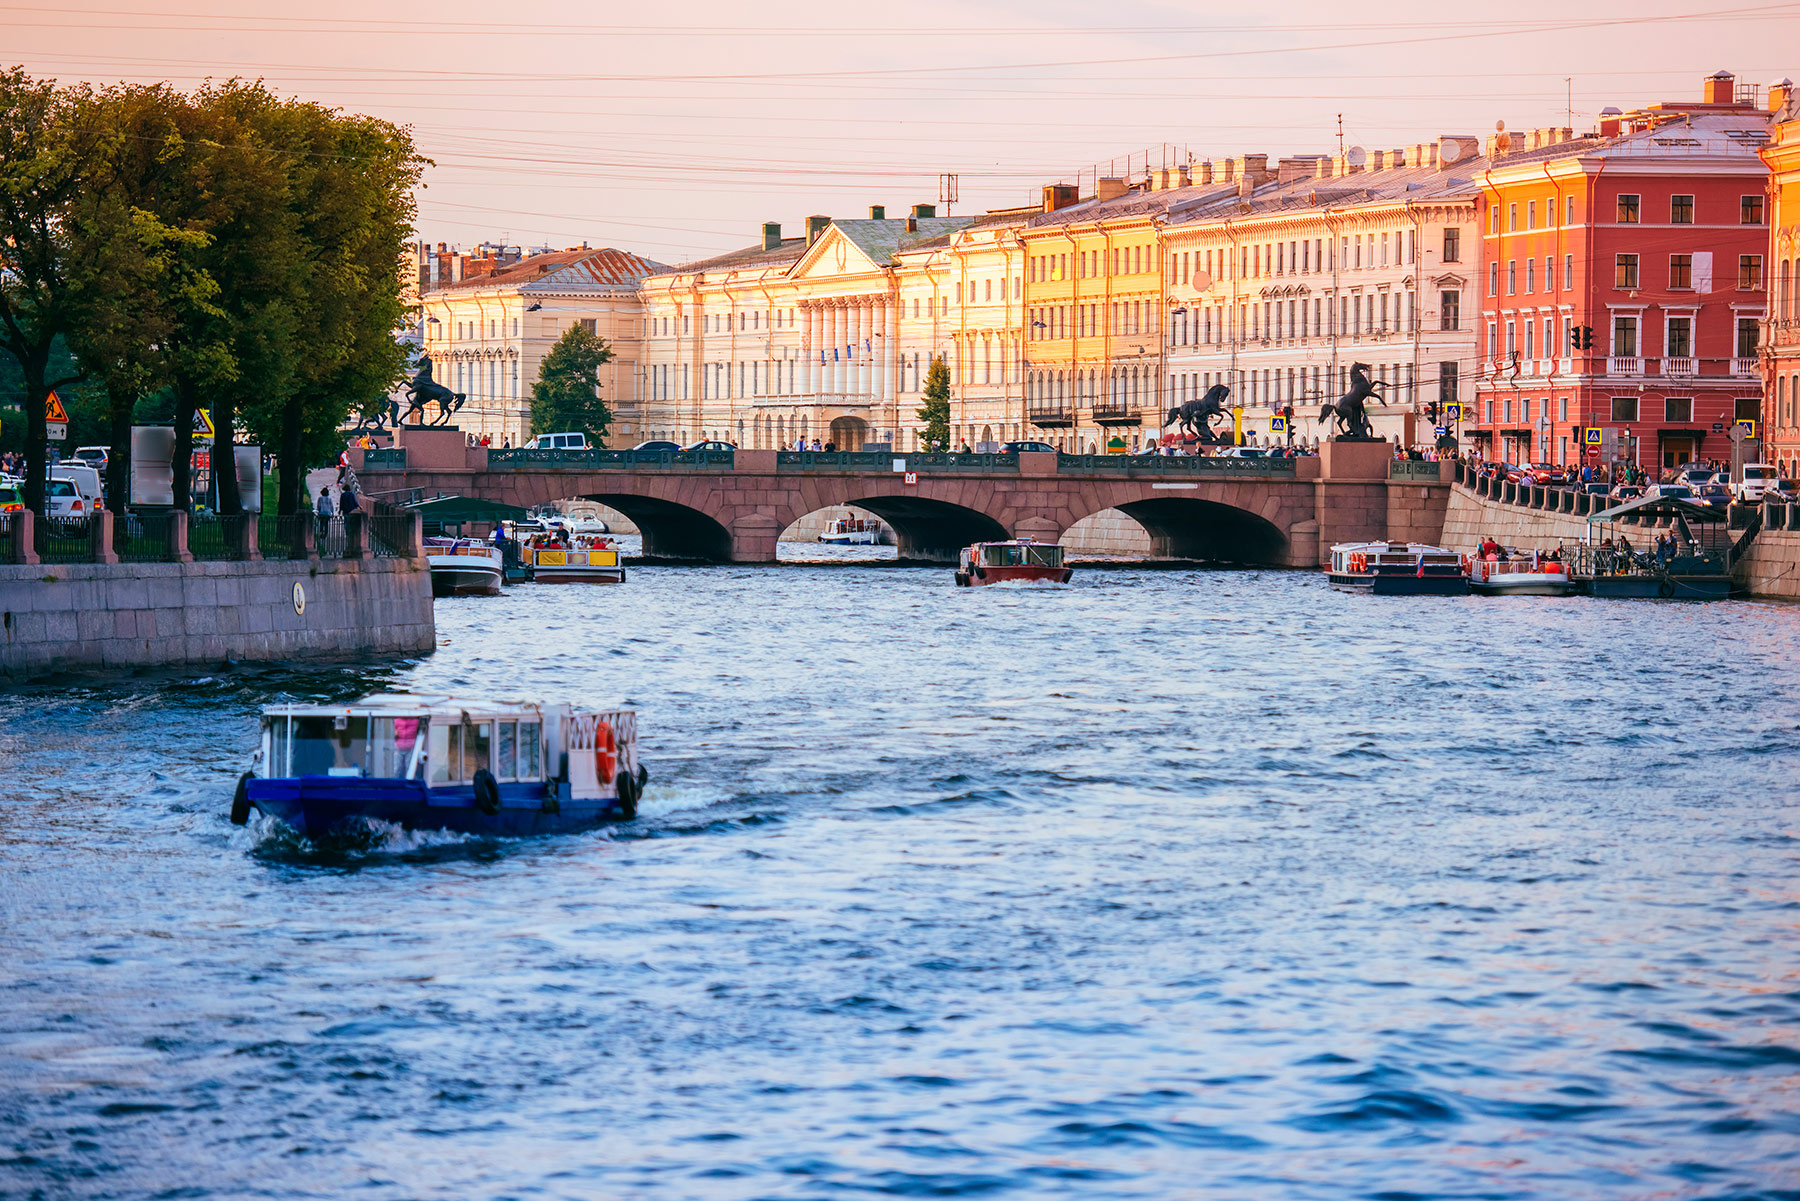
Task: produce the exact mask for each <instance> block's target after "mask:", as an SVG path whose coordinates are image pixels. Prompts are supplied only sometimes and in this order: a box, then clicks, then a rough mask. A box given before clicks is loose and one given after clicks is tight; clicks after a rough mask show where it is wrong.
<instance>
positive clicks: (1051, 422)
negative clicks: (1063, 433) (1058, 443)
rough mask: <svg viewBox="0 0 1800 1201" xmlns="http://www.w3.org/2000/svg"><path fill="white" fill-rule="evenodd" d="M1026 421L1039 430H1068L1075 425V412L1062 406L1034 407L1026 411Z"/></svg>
mask: <svg viewBox="0 0 1800 1201" xmlns="http://www.w3.org/2000/svg"><path fill="white" fill-rule="evenodd" d="M1025 420H1027V421H1029V422H1030V423H1031V424H1032V425H1035V426H1037V427H1038V428H1039V429H1046V430H1066V429H1069V428H1070V427H1071V426H1073V425H1074V424H1075V410H1074V409H1070V408H1064V407H1063V406H1061V405H1045V406H1044V407H1043V408H1038V407H1037V406H1035V405H1034V406H1032V407H1031V408H1030V409H1028V410H1027V411H1026V414H1025Z"/></svg>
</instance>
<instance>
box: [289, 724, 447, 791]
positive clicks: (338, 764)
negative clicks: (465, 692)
mask: <svg viewBox="0 0 1800 1201" xmlns="http://www.w3.org/2000/svg"><path fill="white" fill-rule="evenodd" d="M428 724H429V719H427V718H423V717H373V718H371V717H356V716H349V715H344V714H337V715H321V716H312V717H292V718H277V719H275V721H274V728H273V731H272V732H273V734H274V739H275V744H274V749H275V751H276V762H277V764H280V763H283V762H285V763H286V765H287V768H286V771H285V773H284V774H286V775H289V776H370V777H375V778H379V779H404V778H407V777H409V776H411V775H413V774H414V772H415V771H416V770H417V759H418V755H417V754H416V753H415V752H416V751H417V750H418V749H419V740H420V738H421V737H422V736H423V734H424V731H425V728H426V727H427V725H428Z"/></svg>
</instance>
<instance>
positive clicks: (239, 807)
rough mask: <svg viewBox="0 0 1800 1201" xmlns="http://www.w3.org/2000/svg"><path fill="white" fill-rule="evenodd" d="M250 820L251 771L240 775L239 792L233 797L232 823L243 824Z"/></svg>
mask: <svg viewBox="0 0 1800 1201" xmlns="http://www.w3.org/2000/svg"><path fill="white" fill-rule="evenodd" d="M249 820H250V773H249V772H245V773H244V774H243V775H241V776H239V777H238V786H237V792H235V793H234V794H232V797H231V824H232V825H234V826H241V825H243V824H244V823H245V822H247V821H249Z"/></svg>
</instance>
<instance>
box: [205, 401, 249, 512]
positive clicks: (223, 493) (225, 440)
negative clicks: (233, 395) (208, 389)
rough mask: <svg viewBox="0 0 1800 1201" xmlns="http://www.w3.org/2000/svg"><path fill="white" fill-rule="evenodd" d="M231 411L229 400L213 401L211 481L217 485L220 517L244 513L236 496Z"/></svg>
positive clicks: (241, 499)
mask: <svg viewBox="0 0 1800 1201" xmlns="http://www.w3.org/2000/svg"><path fill="white" fill-rule="evenodd" d="M232 410H233V405H232V403H231V401H229V400H215V401H213V407H212V419H213V479H215V480H217V481H218V484H219V514H220V516H224V515H225V514H227V513H242V512H243V511H244V498H243V497H241V496H239V495H238V478H237V455H236V452H235V451H233V449H232V447H233V446H234V445H236V443H237V438H236V437H235V436H234V435H233V432H232V418H233V417H234V416H235V414H234V413H233V411H232ZM221 456H222V457H221Z"/></svg>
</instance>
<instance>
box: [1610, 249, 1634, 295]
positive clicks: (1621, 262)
mask: <svg viewBox="0 0 1800 1201" xmlns="http://www.w3.org/2000/svg"><path fill="white" fill-rule="evenodd" d="M1637 286H1638V256H1637V255H1635V254H1621V255H1619V256H1617V257H1616V258H1615V259H1614V262H1613V287H1615V288H1635V287H1637Z"/></svg>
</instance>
